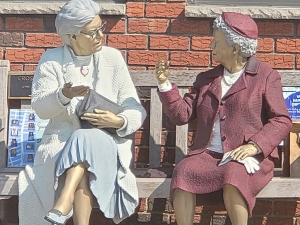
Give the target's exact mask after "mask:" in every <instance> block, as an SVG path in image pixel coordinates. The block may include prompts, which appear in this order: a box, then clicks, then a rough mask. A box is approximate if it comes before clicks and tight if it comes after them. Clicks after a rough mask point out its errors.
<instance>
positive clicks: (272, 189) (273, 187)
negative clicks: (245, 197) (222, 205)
mask: <svg viewBox="0 0 300 225" xmlns="http://www.w3.org/2000/svg"><path fill="white" fill-rule="evenodd" d="M17 177H18V176H17V174H12V175H5V174H0V187H4V188H2V190H1V191H0V196H3V195H4V196H14V195H18V182H17ZM170 184H171V178H137V186H138V192H139V197H140V198H168V197H169V192H170ZM293 190H300V179H297V178H281V177H274V178H273V179H272V180H271V182H270V183H269V184H268V185H267V186H266V187H265V188H264V189H263V190H262V191H261V192H260V193H259V194H258V196H257V198H300V192H299V191H293Z"/></svg>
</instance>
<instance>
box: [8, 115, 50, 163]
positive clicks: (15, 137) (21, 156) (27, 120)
mask: <svg viewBox="0 0 300 225" xmlns="http://www.w3.org/2000/svg"><path fill="white" fill-rule="evenodd" d="M47 124H48V120H42V119H40V118H39V117H38V116H37V115H36V113H35V111H34V110H32V109H11V110H10V113H9V126H8V129H9V134H8V154H7V155H8V158H7V166H8V167H24V166H26V165H33V163H34V156H35V152H36V150H37V148H38V147H39V145H40V142H41V140H42V136H43V133H44V130H45V127H46V126H47Z"/></svg>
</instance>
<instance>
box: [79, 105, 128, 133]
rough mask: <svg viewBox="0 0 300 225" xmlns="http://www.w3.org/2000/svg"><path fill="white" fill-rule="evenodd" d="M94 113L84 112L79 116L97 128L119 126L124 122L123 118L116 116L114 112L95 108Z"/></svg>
mask: <svg viewBox="0 0 300 225" xmlns="http://www.w3.org/2000/svg"><path fill="white" fill-rule="evenodd" d="M94 112H95V113H85V114H83V116H82V117H81V119H82V120H87V121H89V122H90V123H91V124H92V125H93V126H96V127H98V128H117V129H118V128H120V127H122V126H123V124H124V119H123V118H122V117H120V116H117V115H116V114H114V113H112V112H110V111H105V110H100V109H95V110H94Z"/></svg>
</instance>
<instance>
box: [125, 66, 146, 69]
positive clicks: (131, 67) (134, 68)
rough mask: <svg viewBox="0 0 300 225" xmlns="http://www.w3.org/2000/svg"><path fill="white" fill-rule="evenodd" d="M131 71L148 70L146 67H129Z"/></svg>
mask: <svg viewBox="0 0 300 225" xmlns="http://www.w3.org/2000/svg"><path fill="white" fill-rule="evenodd" d="M128 69H129V70H146V69H147V68H146V67H145V66H129V67H128Z"/></svg>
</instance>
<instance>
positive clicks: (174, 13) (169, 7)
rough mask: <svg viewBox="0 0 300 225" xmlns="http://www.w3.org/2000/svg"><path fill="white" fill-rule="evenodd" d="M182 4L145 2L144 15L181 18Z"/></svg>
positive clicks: (182, 14)
mask: <svg viewBox="0 0 300 225" xmlns="http://www.w3.org/2000/svg"><path fill="white" fill-rule="evenodd" d="M184 7H185V5H184V4H172V3H168V4H166V3H162V4H153V3H150V4H146V17H160V18H181V17H184Z"/></svg>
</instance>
